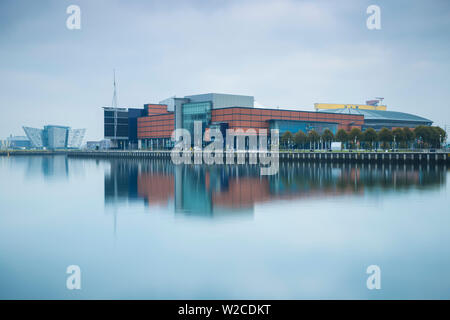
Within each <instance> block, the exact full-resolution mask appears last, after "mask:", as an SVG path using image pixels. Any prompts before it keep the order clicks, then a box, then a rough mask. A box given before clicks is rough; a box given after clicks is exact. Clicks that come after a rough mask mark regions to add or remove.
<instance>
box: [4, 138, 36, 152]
mask: <svg viewBox="0 0 450 320" xmlns="http://www.w3.org/2000/svg"><path fill="white" fill-rule="evenodd" d="M6 140H7V141H8V142H7V143H8V147H9V148H11V149H29V148H30V147H31V142H30V140H29V139H28V138H27V137H26V136H13V135H11V136H9V137H8V138H7V139H6Z"/></svg>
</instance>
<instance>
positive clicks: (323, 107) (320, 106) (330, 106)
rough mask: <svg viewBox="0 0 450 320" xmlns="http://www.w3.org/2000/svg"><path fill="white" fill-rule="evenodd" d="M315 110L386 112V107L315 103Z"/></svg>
mask: <svg viewBox="0 0 450 320" xmlns="http://www.w3.org/2000/svg"><path fill="white" fill-rule="evenodd" d="M314 109H315V110H316V111H317V110H330V109H362V110H379V111H386V109H387V107H386V106H371V105H367V104H338V103H314Z"/></svg>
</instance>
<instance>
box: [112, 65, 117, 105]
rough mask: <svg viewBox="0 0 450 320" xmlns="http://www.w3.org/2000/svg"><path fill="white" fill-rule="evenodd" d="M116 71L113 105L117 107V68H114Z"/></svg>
mask: <svg viewBox="0 0 450 320" xmlns="http://www.w3.org/2000/svg"><path fill="white" fill-rule="evenodd" d="M113 72H114V94H113V98H112V106H113V107H114V108H117V88H116V69H113Z"/></svg>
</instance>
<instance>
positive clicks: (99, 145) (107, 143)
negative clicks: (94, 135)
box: [86, 139, 111, 150]
mask: <svg viewBox="0 0 450 320" xmlns="http://www.w3.org/2000/svg"><path fill="white" fill-rule="evenodd" d="M86 149H87V150H107V149H111V140H108V139H103V140H100V141H86Z"/></svg>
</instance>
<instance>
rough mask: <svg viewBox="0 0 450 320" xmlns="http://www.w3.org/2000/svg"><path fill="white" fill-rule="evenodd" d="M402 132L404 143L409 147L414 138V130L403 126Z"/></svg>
mask: <svg viewBox="0 0 450 320" xmlns="http://www.w3.org/2000/svg"><path fill="white" fill-rule="evenodd" d="M403 133H404V135H405V144H406V145H407V147H408V148H410V147H411V144H412V143H413V142H414V138H415V135H414V131H413V130H411V129H410V128H408V127H404V128H403Z"/></svg>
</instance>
